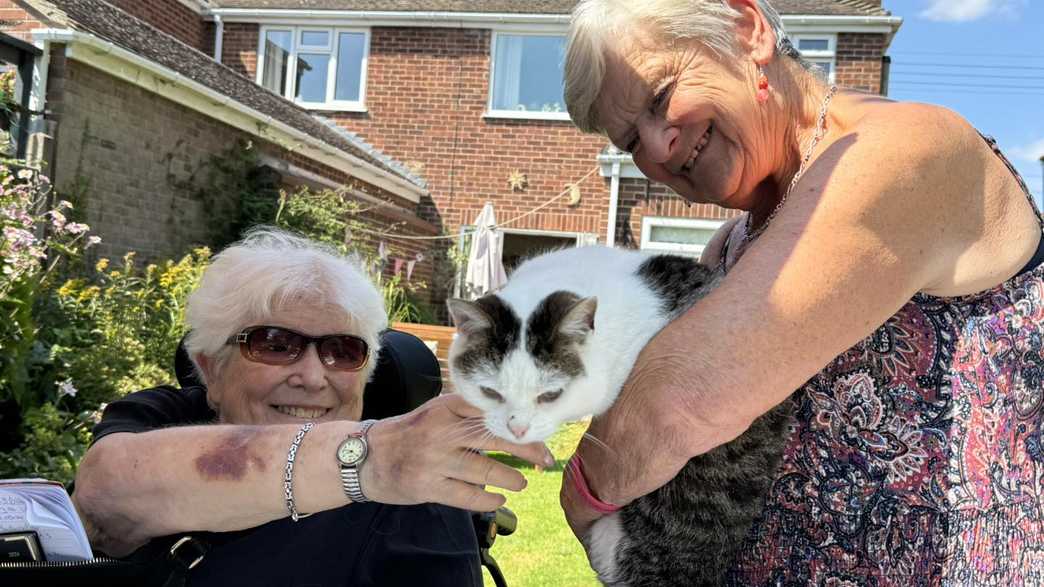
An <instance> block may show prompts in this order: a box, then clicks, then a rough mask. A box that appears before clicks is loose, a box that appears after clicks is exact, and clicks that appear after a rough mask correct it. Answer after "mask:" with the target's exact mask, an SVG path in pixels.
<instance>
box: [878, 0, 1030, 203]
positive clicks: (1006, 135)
mask: <svg viewBox="0 0 1044 587" xmlns="http://www.w3.org/2000/svg"><path fill="white" fill-rule="evenodd" d="M883 4H884V7H885V8H886V9H887V10H890V11H891V12H892V14H894V15H896V16H900V17H902V18H903V26H902V27H901V28H900V29H899V32H898V33H897V34H896V36H895V38H894V40H893V41H892V45H891V47H890V48H889V50H888V55H890V56H891V57H892V75H891V84H890V89H889V96H890V97H892V98H895V99H897V100H911V101H915V102H929V103H933V104H939V105H942V106H946V107H947V108H950V109H952V110H955V111H957V112H958V113H960V114H961V115H962V116H964V117H965V118H967V119H968V120H969V121H970V122H971V123H972V124H973V125H974V126H976V127H977V128H978V129H979V130H980V131H982V132H983V133H985V134H991V135H993V136H994V137H996V139H997V142H998V143H999V144H1000V146H1001V148H1002V149H1003V150H1004V152H1005V154H1006V155H1007V156H1008V158H1009V159H1011V161H1012V163H1014V164H1015V167H1016V168H1017V169H1018V170H1019V172H1020V173H1021V174H1022V176H1023V177H1024V178H1025V180H1026V183H1028V184H1029V186H1030V190H1031V191H1032V192H1033V194H1034V195H1035V196H1036V198H1037V201H1038V202H1040V200H1041V197H1042V194H1041V192H1042V188H1041V182H1042V179H1041V164H1040V157H1041V156H1042V155H1044V0H884V2H883Z"/></svg>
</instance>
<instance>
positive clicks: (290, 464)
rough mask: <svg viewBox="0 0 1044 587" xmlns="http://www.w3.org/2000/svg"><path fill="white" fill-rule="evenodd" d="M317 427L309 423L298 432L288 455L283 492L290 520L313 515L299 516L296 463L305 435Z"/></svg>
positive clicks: (313, 423)
mask: <svg viewBox="0 0 1044 587" xmlns="http://www.w3.org/2000/svg"><path fill="white" fill-rule="evenodd" d="M314 426H315V422H307V423H305V425H304V426H301V429H300V430H298V431H297V436H295V437H294V442H293V443H292V444H291V445H290V451H289V452H287V453H286V474H285V475H284V476H283V491H284V492H285V493H286V509H287V511H289V512H290V519H291V520H293V521H295V522H296V521H297V520H299V519H300V518H306V517H308V516H310V515H312V514H299V513H297V506H296V505H295V504H294V461H295V460H296V459H297V449H298V448H300V446H301V441H302V440H304V437H305V434H308V431H309V430H311V429H312V428H313V427H314Z"/></svg>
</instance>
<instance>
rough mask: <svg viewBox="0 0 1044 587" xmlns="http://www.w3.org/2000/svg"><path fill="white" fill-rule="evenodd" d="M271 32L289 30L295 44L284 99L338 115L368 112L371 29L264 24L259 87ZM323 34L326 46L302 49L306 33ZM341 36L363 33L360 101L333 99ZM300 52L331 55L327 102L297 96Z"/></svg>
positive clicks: (259, 45)
mask: <svg viewBox="0 0 1044 587" xmlns="http://www.w3.org/2000/svg"><path fill="white" fill-rule="evenodd" d="M269 31H283V32H286V31H289V32H290V36H291V39H292V42H293V46H292V49H291V51H290V57H289V60H290V62H289V66H288V67H287V73H286V76H287V80H286V93H285V94H284V95H283V97H284V98H286V99H287V100H290V101H292V102H294V103H295V104H297V105H298V106H301V107H302V108H307V109H309V110H336V111H338V112H366V78H367V68H368V67H367V64H368V63H369V61H370V29H369V28H358V27H319V26H294V25H276V24H273V25H265V26H262V27H261V30H260V33H259V35H258V41H257V73H256V75H255V81H256V82H257V83H258V84H259V85H260V84H261V83H262V82H263V80H264V75H265V39H266V38H267V36H268V32H269ZM311 31H323V32H327V33H329V38H328V42H327V45H326V47H317V46H313V45H307V46H303V47H302V46H301V36H302V33H304V32H311ZM341 33H357V34H358V33H362V34H363V56H362V63H361V64H360V73H359V99H358V100H334V92H336V90H337V52H338V43H340V34H341ZM298 53H308V54H314V53H325V54H327V55H329V56H330V63H329V66H328V68H327V71H326V100H324V101H323V102H306V101H304V100H298V99H297V98H295V97H294V95H295V94H296V93H297V88H296V87H295V86H296V85H297V55H298Z"/></svg>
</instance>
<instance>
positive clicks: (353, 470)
mask: <svg viewBox="0 0 1044 587" xmlns="http://www.w3.org/2000/svg"><path fill="white" fill-rule="evenodd" d="M375 422H376V420H366V421H364V422H361V423H360V425H359V429H358V430H357V431H355V432H353V433H351V434H350V435H348V438H345V439H344V442H342V443H341V444H340V446H338V447H337V463H338V464H339V465H340V466H341V486H342V487H343V488H344V494H345V495H347V496H348V499H350V500H352V501H353V502H356V503H362V502H366V501H370V500H369V499H367V498H366V495H364V494H363V491H362V486H361V485H360V484H359V467H360V466H362V464H363V461H365V460H366V455H367V454H368V453H369V451H370V446H369V444H367V442H366V433H367V432H368V431H369V430H370V426H373V425H374V423H375Z"/></svg>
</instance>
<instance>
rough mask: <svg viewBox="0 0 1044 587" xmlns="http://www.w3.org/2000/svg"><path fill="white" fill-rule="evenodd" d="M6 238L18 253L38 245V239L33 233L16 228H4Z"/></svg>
mask: <svg viewBox="0 0 1044 587" xmlns="http://www.w3.org/2000/svg"><path fill="white" fill-rule="evenodd" d="M4 238H5V239H7V241H8V242H9V243H11V248H12V249H13V250H16V251H17V250H20V249H25V248H28V247H30V246H32V245H33V244H35V243H36V237H35V236H33V233H31V232H29V231H28V230H25V229H24V228H15V227H13V226H5V227H4Z"/></svg>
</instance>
